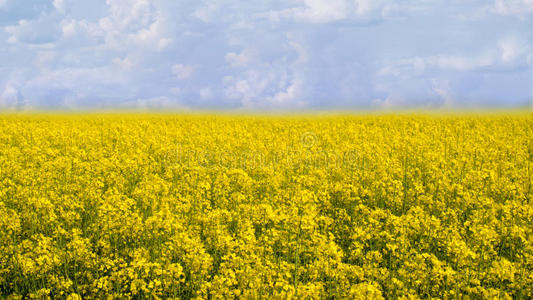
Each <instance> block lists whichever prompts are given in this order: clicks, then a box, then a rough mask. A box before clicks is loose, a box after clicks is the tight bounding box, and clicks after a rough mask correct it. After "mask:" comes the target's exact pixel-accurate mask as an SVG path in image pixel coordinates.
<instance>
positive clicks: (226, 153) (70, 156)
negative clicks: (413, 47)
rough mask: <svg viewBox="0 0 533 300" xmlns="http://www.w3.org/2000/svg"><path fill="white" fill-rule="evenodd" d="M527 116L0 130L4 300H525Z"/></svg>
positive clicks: (33, 121) (531, 138)
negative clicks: (487, 299) (433, 299)
mask: <svg viewBox="0 0 533 300" xmlns="http://www.w3.org/2000/svg"><path fill="white" fill-rule="evenodd" d="M532 161H533V115H529V114H490V115H489V114H487V115H477V116H474V115H468V114H461V115H424V114H418V115H407V114H405V115H381V116H379V115H373V116H250V115H249V116H215V115H171V114H160V115H157V114H86V115H68V114H62V115H60V114H57V115H54V114H41V115H38V114H36V115H1V116H0V298H11V299H17V298H20V297H24V298H26V297H30V298H40V299H42V298H47V297H49V298H67V297H68V299H79V297H82V298H84V299H85V298H87V299H101V298H108V297H111V298H137V299H140V298H172V297H173V298H183V299H190V298H212V299H221V298H230V299H231V298H245V299H259V298H274V299H286V298H302V299H319V298H329V299H342V298H359V299H361V298H381V297H383V298H398V297H411V298H444V299H446V298H447V299H450V298H454V299H455V298H472V299H486V298H516V299H531V298H532V297H533V273H532V271H531V270H533V226H532V224H533V203H532V201H531V196H532V183H533V180H532V173H533V169H532Z"/></svg>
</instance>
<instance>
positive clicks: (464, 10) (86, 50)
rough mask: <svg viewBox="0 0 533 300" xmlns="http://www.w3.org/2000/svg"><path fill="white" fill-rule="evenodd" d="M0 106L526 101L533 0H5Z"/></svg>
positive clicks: (532, 85) (0, 2) (0, 3)
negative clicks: (28, 2)
mask: <svg viewBox="0 0 533 300" xmlns="http://www.w3.org/2000/svg"><path fill="white" fill-rule="evenodd" d="M0 27H2V28H1V29H0V45H1V46H0V61H1V62H2V63H1V64H0V108H2V109H5V108H11V109H28V108H29V109H31V108H36V109H40V108H53V109H55V108H61V109H64V108H66V109H84V108H148V109H150V108H157V109H166V108H177V109H202V108H208V109H213V108H220V109H252V110H253V109H259V110H262V109H344V108H379V107H393V108H395V107H465V106H466V107H468V106H507V107H513V106H520V105H525V104H527V103H529V102H530V101H531V99H532V98H533V72H532V68H533V29H532V28H533V1H532V0H494V1H481V0H466V1H464V0H451V1H444V0H431V1H428V0H413V1H407V2H406V1H400V0H328V1H325V0H289V1H278V0H273V1H272V0H271V1H259V0H251V1H229V0H203V1H199V0H195V1H191V0H184V1H170V0H154V1H148V0H106V1H102V0H94V1H73V0H49V1H45V0H35V1H32V5H27V3H26V4H24V3H22V1H15V0H0Z"/></svg>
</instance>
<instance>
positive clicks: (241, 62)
mask: <svg viewBox="0 0 533 300" xmlns="http://www.w3.org/2000/svg"><path fill="white" fill-rule="evenodd" d="M224 57H225V58H226V62H227V63H229V64H230V66H232V67H244V66H246V64H247V63H248V56H246V54H245V53H243V52H241V53H240V54H237V53H235V52H229V53H227V54H226V55H225V56H224Z"/></svg>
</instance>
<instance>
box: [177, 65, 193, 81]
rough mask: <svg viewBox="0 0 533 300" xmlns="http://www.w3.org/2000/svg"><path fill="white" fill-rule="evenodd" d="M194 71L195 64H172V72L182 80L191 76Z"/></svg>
mask: <svg viewBox="0 0 533 300" xmlns="http://www.w3.org/2000/svg"><path fill="white" fill-rule="evenodd" d="M193 73H194V67H193V66H186V65H182V64H175V65H172V74H174V75H175V76H176V77H177V78H178V79H180V80H182V79H188V78H190V77H191V76H192V74H193Z"/></svg>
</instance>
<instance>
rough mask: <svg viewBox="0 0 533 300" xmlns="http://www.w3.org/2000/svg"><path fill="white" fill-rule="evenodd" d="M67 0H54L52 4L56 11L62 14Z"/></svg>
mask: <svg viewBox="0 0 533 300" xmlns="http://www.w3.org/2000/svg"><path fill="white" fill-rule="evenodd" d="M67 1H68V0H54V1H53V5H54V7H55V8H56V10H57V11H58V12H60V13H62V14H64V13H65V12H66V9H67Z"/></svg>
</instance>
